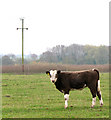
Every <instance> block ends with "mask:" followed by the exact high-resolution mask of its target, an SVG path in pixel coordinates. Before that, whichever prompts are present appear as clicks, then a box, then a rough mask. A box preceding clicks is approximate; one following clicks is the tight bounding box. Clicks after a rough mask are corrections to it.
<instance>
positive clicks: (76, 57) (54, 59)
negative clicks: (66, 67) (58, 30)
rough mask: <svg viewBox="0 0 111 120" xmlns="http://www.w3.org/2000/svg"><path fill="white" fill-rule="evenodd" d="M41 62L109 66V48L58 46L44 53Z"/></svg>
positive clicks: (74, 45) (103, 46) (75, 45)
mask: <svg viewBox="0 0 111 120" xmlns="http://www.w3.org/2000/svg"><path fill="white" fill-rule="evenodd" d="M40 61H45V62H50V63H62V64H108V62H109V48H108V46H105V45H101V46H92V45H77V44H72V45H70V46H64V45H57V46H55V47H53V48H52V49H50V50H48V51H46V52H44V53H43V54H42V55H41V56H40Z"/></svg>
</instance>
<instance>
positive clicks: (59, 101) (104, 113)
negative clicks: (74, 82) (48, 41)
mask: <svg viewBox="0 0 111 120" xmlns="http://www.w3.org/2000/svg"><path fill="white" fill-rule="evenodd" d="M100 81H101V91H102V96H103V101H104V105H103V107H100V106H99V100H98V98H97V99H96V106H95V107H94V108H90V106H91V102H92V96H91V93H90V90H89V89H88V88H85V89H84V90H82V91H77V90H76V91H71V92H70V97H69V101H68V105H69V107H68V108H67V109H64V95H63V94H62V93H60V92H59V91H58V90H57V89H56V88H55V86H54V85H53V84H52V83H51V82H50V80H49V76H47V75H46V74H33V75H13V74H3V75H2V117H3V118H109V74H108V73H101V74H100Z"/></svg>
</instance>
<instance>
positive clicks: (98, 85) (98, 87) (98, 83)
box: [92, 69, 100, 91]
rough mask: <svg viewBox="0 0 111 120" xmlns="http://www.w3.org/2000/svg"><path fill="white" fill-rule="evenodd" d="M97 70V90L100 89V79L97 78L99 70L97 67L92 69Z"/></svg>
mask: <svg viewBox="0 0 111 120" xmlns="http://www.w3.org/2000/svg"><path fill="white" fill-rule="evenodd" d="M92 70H93V71H95V72H97V91H100V79H99V71H98V70H97V69H92Z"/></svg>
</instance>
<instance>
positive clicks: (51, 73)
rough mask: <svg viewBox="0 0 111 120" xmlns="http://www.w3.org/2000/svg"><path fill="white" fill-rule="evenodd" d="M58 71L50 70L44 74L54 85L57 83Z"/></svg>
mask: <svg viewBox="0 0 111 120" xmlns="http://www.w3.org/2000/svg"><path fill="white" fill-rule="evenodd" d="M60 72H61V71H60V70H58V71H57V70H50V71H46V74H47V75H49V76H50V80H51V82H53V83H55V82H56V81H57V77H58V74H59V73H60Z"/></svg>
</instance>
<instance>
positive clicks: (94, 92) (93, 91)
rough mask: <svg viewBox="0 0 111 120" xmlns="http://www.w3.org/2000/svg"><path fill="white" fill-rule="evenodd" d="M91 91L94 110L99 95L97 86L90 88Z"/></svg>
mask: <svg viewBox="0 0 111 120" xmlns="http://www.w3.org/2000/svg"><path fill="white" fill-rule="evenodd" d="M90 91H91V93H92V105H91V108H93V107H94V106H95V104H96V93H97V91H96V86H95V87H94V86H93V87H90Z"/></svg>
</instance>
